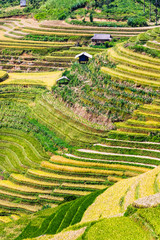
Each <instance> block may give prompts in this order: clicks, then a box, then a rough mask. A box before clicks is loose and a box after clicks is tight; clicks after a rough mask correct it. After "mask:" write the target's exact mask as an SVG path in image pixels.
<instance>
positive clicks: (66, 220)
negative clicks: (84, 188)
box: [16, 190, 103, 240]
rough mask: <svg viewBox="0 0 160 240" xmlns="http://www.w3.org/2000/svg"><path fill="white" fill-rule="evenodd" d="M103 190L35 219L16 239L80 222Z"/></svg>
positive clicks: (51, 232)
mask: <svg viewBox="0 0 160 240" xmlns="http://www.w3.org/2000/svg"><path fill="white" fill-rule="evenodd" d="M102 192H103V190H101V191H97V192H95V193H92V194H90V195H88V196H84V197H81V198H80V199H77V200H75V201H71V202H69V203H65V204H63V205H61V206H59V207H58V208H56V209H55V210H52V212H51V214H50V215H49V216H48V217H47V218H42V217H40V218H38V221H37V222H36V221H35V220H34V219H33V221H31V222H30V223H29V224H28V225H27V227H26V228H25V229H24V230H23V232H22V233H21V234H20V235H19V237H18V238H17V239H16V240H20V239H24V238H27V237H31V238H32V237H36V236H39V235H43V234H55V233H58V232H61V231H62V230H63V229H65V228H67V227H69V226H72V225H74V224H76V223H78V222H79V221H80V220H81V218H82V216H83V213H84V211H85V210H86V209H87V207H88V206H89V205H90V204H91V203H93V202H94V200H95V198H96V197H97V196H98V195H99V194H100V193H102ZM44 212H45V211H44ZM42 213H43V212H42ZM42 216H43V215H42Z"/></svg>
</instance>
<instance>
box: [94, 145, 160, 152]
mask: <svg viewBox="0 0 160 240" xmlns="http://www.w3.org/2000/svg"><path fill="white" fill-rule="evenodd" d="M93 146H101V147H108V148H119V149H131V150H143V151H149V152H157V153H160V150H154V149H147V148H131V147H121V146H110V145H106V144H100V143H96V144H94V145H93Z"/></svg>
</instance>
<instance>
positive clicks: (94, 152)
mask: <svg viewBox="0 0 160 240" xmlns="http://www.w3.org/2000/svg"><path fill="white" fill-rule="evenodd" d="M77 151H78V152H84V153H93V154H100V155H110V156H122V157H134V158H137V157H138V158H143V159H152V160H157V161H160V158H154V157H149V156H142V155H129V154H120V153H107V152H99V151H95V150H90V149H78V150H77Z"/></svg>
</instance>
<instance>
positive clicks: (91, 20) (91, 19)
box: [89, 12, 93, 22]
mask: <svg viewBox="0 0 160 240" xmlns="http://www.w3.org/2000/svg"><path fill="white" fill-rule="evenodd" d="M89 18H90V22H93V13H92V12H91V13H90V15H89Z"/></svg>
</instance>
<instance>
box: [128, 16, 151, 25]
mask: <svg viewBox="0 0 160 240" xmlns="http://www.w3.org/2000/svg"><path fill="white" fill-rule="evenodd" d="M128 26H131V27H143V26H147V21H146V18H144V17H136V16H135V17H130V18H128Z"/></svg>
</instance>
